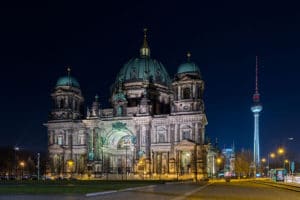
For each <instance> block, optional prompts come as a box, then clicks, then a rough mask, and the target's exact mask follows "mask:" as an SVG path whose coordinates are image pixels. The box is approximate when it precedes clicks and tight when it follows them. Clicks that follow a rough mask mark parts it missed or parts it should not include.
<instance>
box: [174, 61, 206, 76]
mask: <svg viewBox="0 0 300 200" xmlns="http://www.w3.org/2000/svg"><path fill="white" fill-rule="evenodd" d="M177 73H178V74H181V73H200V69H199V67H198V66H197V65H196V64H195V63H193V62H187V63H183V64H181V65H180V66H179V67H178V70H177Z"/></svg>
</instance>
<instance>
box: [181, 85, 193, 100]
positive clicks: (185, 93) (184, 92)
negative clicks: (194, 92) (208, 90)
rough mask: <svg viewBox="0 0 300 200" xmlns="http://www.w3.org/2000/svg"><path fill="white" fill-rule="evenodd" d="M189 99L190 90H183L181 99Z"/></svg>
mask: <svg viewBox="0 0 300 200" xmlns="http://www.w3.org/2000/svg"><path fill="white" fill-rule="evenodd" d="M190 98H191V90H190V88H188V87H186V88H184V89H183V99H190Z"/></svg>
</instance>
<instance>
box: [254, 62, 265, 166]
mask: <svg viewBox="0 0 300 200" xmlns="http://www.w3.org/2000/svg"><path fill="white" fill-rule="evenodd" d="M262 109H263V107H262V105H261V103H260V95H259V92H258V58H257V56H256V67H255V93H254V94H253V105H252V106H251V111H252V112H253V115H254V146H253V164H254V166H255V167H257V166H259V165H260V154H259V113H260V112H261V111H262Z"/></svg>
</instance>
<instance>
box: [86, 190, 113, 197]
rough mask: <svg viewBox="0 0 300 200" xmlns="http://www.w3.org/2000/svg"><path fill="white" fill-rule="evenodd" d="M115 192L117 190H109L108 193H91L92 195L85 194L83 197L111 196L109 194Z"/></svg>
mask: <svg viewBox="0 0 300 200" xmlns="http://www.w3.org/2000/svg"><path fill="white" fill-rule="evenodd" d="M115 192H117V190H109V191H105V192H93V193H87V194H86V195H85V196H86V197H94V196H99V195H105V194H111V193H115Z"/></svg>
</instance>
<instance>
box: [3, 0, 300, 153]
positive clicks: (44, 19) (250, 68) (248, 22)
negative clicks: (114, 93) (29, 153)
mask: <svg viewBox="0 0 300 200" xmlns="http://www.w3.org/2000/svg"><path fill="white" fill-rule="evenodd" d="M22 2H23V1H22ZM25 2H26V3H24V2H23V3H21V2H20V3H18V2H15V1H14V3H13V4H10V5H1V7H0V51H1V52H0V67H1V79H0V90H1V99H0V105H1V107H2V108H1V115H0V117H1V118H0V120H1V126H0V134H1V141H0V145H2V146H5V145H19V146H21V147H23V148H25V149H26V148H28V149H32V150H36V151H41V150H45V149H46V148H47V141H46V138H47V136H46V134H47V132H46V128H45V127H44V126H43V123H45V122H46V121H47V116H48V112H49V111H50V105H51V98H50V93H51V91H52V89H53V87H54V85H55V83H56V80H57V79H58V78H59V77H60V76H64V75H65V74H66V67H65V66H66V65H71V66H72V75H73V76H75V77H76V78H77V79H78V81H79V82H80V84H81V88H82V91H83V94H84V96H85V99H86V103H87V105H89V104H90V103H91V101H92V100H93V97H94V95H95V94H96V93H98V94H99V95H100V99H101V103H102V104H103V105H104V106H107V105H108V102H107V100H108V98H109V90H108V87H109V86H110V85H111V84H112V83H113V82H114V79H115V76H116V74H117V73H118V71H119V70H120V69H121V67H122V66H123V65H124V64H125V63H126V62H127V61H128V60H129V59H130V58H132V57H135V56H138V50H139V47H140V46H141V43H142V35H143V33H142V29H143V28H144V27H147V28H148V29H149V37H148V38H149V45H150V47H151V53H152V57H153V58H155V59H158V60H159V61H161V62H162V63H163V64H164V66H165V67H166V69H167V71H168V72H169V74H170V76H171V77H173V76H174V74H175V73H176V70H177V67H178V66H179V65H180V63H182V62H184V61H185V60H186V56H185V54H186V52H187V51H191V52H192V60H193V61H195V62H196V63H197V64H198V65H199V67H200V70H201V72H202V75H203V78H204V80H205V83H206V90H205V104H206V113H207V118H208V126H207V130H206V133H207V135H208V136H209V137H210V138H216V137H217V138H218V140H219V143H220V145H221V147H223V146H227V147H229V146H231V144H232V143H233V141H234V143H235V145H236V147H237V148H238V149H240V148H246V149H250V148H251V149H252V146H253V145H252V144H253V115H252V113H251V111H250V107H251V104H252V94H253V92H254V71H255V56H256V55H258V56H259V62H260V83H259V84H260V93H261V100H262V103H263V106H264V110H263V112H262V115H261V121H260V122H261V132H260V140H261V151H262V156H263V155H266V154H267V153H268V152H271V151H274V150H275V149H276V148H277V147H278V146H280V145H281V144H283V143H285V145H288V148H289V149H291V151H292V150H293V151H294V153H295V151H296V147H297V146H299V145H300V138H299V134H300V132H299V122H300V115H299V114H300V107H299V102H300V93H299V78H298V77H299V74H300V60H299V58H300V48H299V47H300V12H299V9H298V8H299V5H296V4H288V3H286V2H287V1H281V4H279V3H278V4H277V3H276V2H275V1H269V2H266V3H262V2H259V1H258V2H255V1H249V3H246V2H245V1H242V2H243V3H238V2H232V1H224V2H222V1H214V2H211V1H181V2H182V3H175V1H143V0H136V1H95V2H93V3H92V2H89V3H87V2H86V1H80V2H79V3H76V2H75V1H69V2H67V1H64V3H62V2H60V3H53V1H49V2H48V3H47V2H46V1H37V2H32V3H30V2H28V1H25ZM209 2H211V3H209ZM284 2H285V3H284ZM288 137H293V138H294V140H293V141H292V142H288V139H287V138H288Z"/></svg>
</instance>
